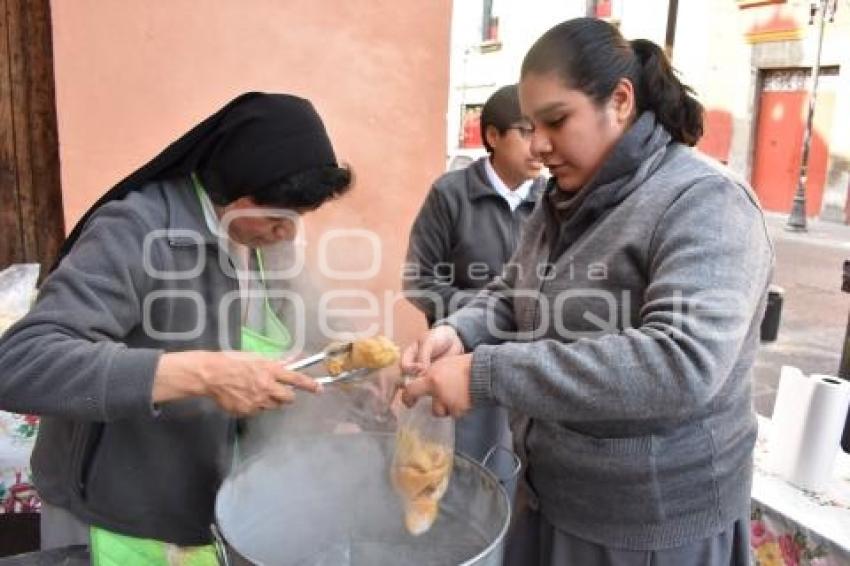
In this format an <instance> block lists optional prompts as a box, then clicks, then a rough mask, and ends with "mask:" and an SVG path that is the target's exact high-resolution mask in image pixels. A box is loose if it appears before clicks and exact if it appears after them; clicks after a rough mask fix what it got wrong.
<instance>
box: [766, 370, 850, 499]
mask: <svg viewBox="0 0 850 566" xmlns="http://www.w3.org/2000/svg"><path fill="white" fill-rule="evenodd" d="M848 404H850V382H847V381H844V380H841V379H838V378H835V377H832V376H828V375H812V376H811V377H806V376H805V375H804V374H803V372H801V371H800V370H799V369H797V368H794V367H790V366H784V367H783V368H782V372H781V374H780V380H779V389H778V391H777V393H776V401H775V404H774V407H773V417H772V419H771V421H772V424H771V433H770V439H769V448H768V449H769V453H770V460H769V462H768V465H769V466H770V468H771V469H772V470H773V471H775V472H776V473H778V474H779V475H781V476H782V477H783V478H785V479H786V480H788V481H789V482H790V483H792V484H794V485H796V486H798V487H801V488H803V489H808V490H811V491H819V490H821V489H823V488H824V487H825V485H826V484H827V482H828V481H829V479H830V477H831V475H832V466H833V463H834V462H835V456H836V454H837V453H838V449H839V443H840V441H841V433H842V431H843V430H844V421H845V419H846V417H847V407H848Z"/></svg>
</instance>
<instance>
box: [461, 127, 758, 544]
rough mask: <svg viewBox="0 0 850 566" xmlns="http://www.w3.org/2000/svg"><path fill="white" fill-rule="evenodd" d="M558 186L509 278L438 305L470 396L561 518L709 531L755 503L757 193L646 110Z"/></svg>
mask: <svg viewBox="0 0 850 566" xmlns="http://www.w3.org/2000/svg"><path fill="white" fill-rule="evenodd" d="M565 200H566V199H564V198H563V195H562V194H559V193H558V191H557V189H555V188H554V186H550V187H549V191H548V192H547V194H546V195H545V196H544V197H543V198H542V199H541V200H540V203H539V204H538V206H537V207H536V208H535V210H534V212H533V213H532V214H531V216H530V217H529V220H528V223H527V224H526V226H525V230H524V233H523V236H522V238H521V241H520V244H519V248H518V250H517V252H516V254H515V255H514V257H513V258H512V261H511V262H510V264H509V265H508V267H507V268H506V271H505V273H504V275H503V278H501V279H498V280H496V281H495V282H494V283H493V284H491V285H490V287H488V289H487V290H485V291H483V292H482V293H481V294H480V295H479V296H478V297H477V298H476V299H475V300H474V301H473V302H472V303H471V304H470V305H469V306H467V307H466V308H464V309H462V310H461V311H459V312H458V313H456V314H455V315H453V316H452V317H450V318H449V319H447V321H446V323H448V324H450V325H452V326H454V327H455V328H456V329H457V330H458V332H459V334H460V335H461V338H462V340H463V341H464V344H465V345H466V346H467V348H468V349H469V350H473V351H474V354H473V367H472V385H471V386H472V396H473V402H474V403H475V404H488V403H494V402H495V403H499V404H502V405H505V406H507V407H509V408H510V409H511V410H512V412H513V416H514V418H513V423H512V426H513V428H514V438H515V441H516V443H517V450H518V452H519V454H520V456H521V457H522V458H523V460H524V462H525V464H526V471H525V475H524V479H525V482H526V487H527V488H528V489H530V490H531V493H532V500H533V501H532V503H533V505H535V506H537V505H539V508H540V510H541V512H542V513H543V514H544V515H545V516H546V517H547V518H548V519H549V520H550V521H551V522H552V523H553V524H554V525H555V526H556V527H557V528H559V529H561V530H563V531H566V532H568V533H571V534H574V535H576V536H579V537H582V538H585V539H588V540H591V541H594V542H597V543H600V544H604V545H607V546H611V547H616V548H626V549H659V548H669V547H675V546H679V545H683V544H687V543H689V542H692V541H695V540H699V539H701V538H706V537H709V536H713V535H714V534H716V533H718V532H720V531H721V530H722V529H723V528H725V527H726V526H727V525H728V524H729V523H731V522H732V521H734V520H736V519H739V518H741V517H745V516H747V515H748V510H749V500H750V485H751V475H752V448H753V445H754V442H755V436H756V421H755V415H754V413H753V410H752V402H751V392H750V389H751V374H752V366H753V361H754V358H755V355H756V350H757V348H758V334H759V325H760V321H761V316H762V313H763V310H764V304H765V297H766V290H767V285H768V281H769V279H770V275H771V272H772V266H773V257H774V254H773V248H772V245H771V243H770V240H769V238H768V235H767V231H766V227H765V224H764V220H763V217H762V213H761V211H760V208H759V205H758V203H757V201H756V199H755V197H754V196H753V194H752V192H751V191H750V190H749V189H748V188H747V187H746V185H745V184H744V183H742V182H741V181H739V180H736V179H734V178H733V177H732V176H731V175H730V174H729V173H728V172H727V171H725V170H723V169H721V168H720V167H719V166H717V165H715V164H713V163H709V162H708V161H706V160H704V159H702V158H701V157H700V156H699V155H698V154H697V153H696V152H695V151H693V150H691V149H689V148H687V147H684V146H682V145H681V144H677V143H671V142H670V137H669V135H668V134H667V133H666V131H664V129H663V128H662V127H661V126H660V125H658V124H657V123H656V121H655V117H654V115H653V114H652V113H645V114H644V115H643V116H641V117H640V119H639V120H638V121H637V122H636V123H635V125H634V126H633V127H632V128H631V129H630V130H629V131H628V132H627V133H626V135H625V136H624V137H623V138H622V139H621V140H620V142H619V143H618V145H617V146H616V147H615V149H614V151H613V152H612V155H611V156H610V157H609V158H608V159H607V161H606V163H605V164H604V165H603V168H602V170H601V171H600V172H599V173H598V174H597V176H596V177H595V178H594V179H593V180H592V181H591V182H590V183H589V184H588V185H587V186H586V187H585V188H584V189H583V190H582V191H581V192H580V194H579V195H577V197H576V198H573V199H570V200H568V201H566V202H565Z"/></svg>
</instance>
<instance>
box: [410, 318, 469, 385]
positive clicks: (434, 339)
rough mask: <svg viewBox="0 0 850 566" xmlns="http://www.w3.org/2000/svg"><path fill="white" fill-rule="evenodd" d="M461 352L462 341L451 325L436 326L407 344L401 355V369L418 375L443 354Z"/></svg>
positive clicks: (455, 354)
mask: <svg viewBox="0 0 850 566" xmlns="http://www.w3.org/2000/svg"><path fill="white" fill-rule="evenodd" d="M462 353H463V342H461V341H460V337H459V336H458V335H457V332H456V331H455V329H454V328H452V327H451V326H446V325H443V326H438V327H436V328H433V329H431V330H429V331H428V332H427V333H426V334H425V335H424V336H423V337H422V338H420V339H418V340H417V341H416V342H414V343H413V344H411V345H410V346H408V347H407V348H406V349H405V350H404V353H402V355H401V371H402V372H404V373H406V374H410V375H418V374H419V373H421V372H422V371H424V370H426V369H428V368H429V367H430V366H431V364H432V363H433V362H434V361H436V360H439V359H440V358H442V357H444V356H457V355H459V354H462Z"/></svg>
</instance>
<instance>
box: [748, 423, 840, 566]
mask: <svg viewBox="0 0 850 566" xmlns="http://www.w3.org/2000/svg"><path fill="white" fill-rule="evenodd" d="M769 433H770V419H766V418H763V417H759V435H758V440H757V442H756V448H755V471H754V475H753V491H752V514H751V522H750V526H751V530H750V536H751V540H750V545H751V555H752V563H753V565H754V566H774V565H777V566H796V565H809V564H812V565H818V566H834V565H835V566H837V565H848V566H850V455H848V454H845V453H844V452H841V451H839V454H838V457H837V458H836V462H835V468H834V470H833V476H832V480H831V481H830V482H829V484H828V485H827V487H826V488H825V489H824V490H823V491H822V492H819V493H815V492H809V491H805V490H802V489H799V488H797V487H794V486H793V485H791V484H789V483H788V482H786V481H785V480H784V479H782V478H780V477H778V476H777V475H776V474H775V473H772V472H771V471H769V469H768V466H767V462H768V456H769V454H768V442H767V440H768V435H769Z"/></svg>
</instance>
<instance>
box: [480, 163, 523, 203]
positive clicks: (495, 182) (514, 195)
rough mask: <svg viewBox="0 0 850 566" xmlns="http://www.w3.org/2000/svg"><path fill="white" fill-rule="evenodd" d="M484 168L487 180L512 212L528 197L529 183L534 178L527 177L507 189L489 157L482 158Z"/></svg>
mask: <svg viewBox="0 0 850 566" xmlns="http://www.w3.org/2000/svg"><path fill="white" fill-rule="evenodd" d="M484 170H485V171H486V172H487V180H488V181H490V186H491V187H493V188H494V189H496V192H497V193H499V196H501V197H502V198H503V199H505V202H507V203H508V206H510V207H511V211H512V212H513V211H515V210H516V209H517V207H518V206H519V205H520V204H521V203H522V201H524V200H525V199H526V197H528V192H529V191H530V190H531V185H532V184H534V179H528V180H527V181H525V182H524V183H522V184H521V185H520V186H518V187H517V188H516V189H514V190H511V189H509V188H508V186H507V185H506V184H505V183H504V182H503V181H502V179H501V177H499V174H498V173H496V170H495V169H494V168H493V164H492V163H490V158H489V157H488V158H487V159H485V160H484Z"/></svg>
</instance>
